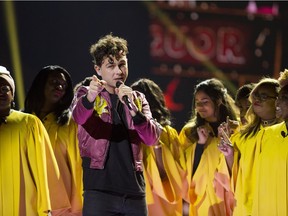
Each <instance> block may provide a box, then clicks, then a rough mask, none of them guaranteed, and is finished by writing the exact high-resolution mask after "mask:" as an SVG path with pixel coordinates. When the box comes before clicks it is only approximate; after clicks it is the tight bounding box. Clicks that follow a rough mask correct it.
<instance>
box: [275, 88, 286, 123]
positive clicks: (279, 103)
mask: <svg viewBox="0 0 288 216" xmlns="http://www.w3.org/2000/svg"><path fill="white" fill-rule="evenodd" d="M286 89H288V88H286ZM276 116H277V117H278V118H281V119H283V120H284V121H287V120H288V92H287V91H286V92H285V91H283V89H282V90H281V91H280V92H279V96H278V99H277V100H276Z"/></svg>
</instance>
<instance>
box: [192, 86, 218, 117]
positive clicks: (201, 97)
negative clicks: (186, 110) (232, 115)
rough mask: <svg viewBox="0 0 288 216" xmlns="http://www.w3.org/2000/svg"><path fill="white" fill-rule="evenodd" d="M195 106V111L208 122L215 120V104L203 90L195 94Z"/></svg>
mask: <svg viewBox="0 0 288 216" xmlns="http://www.w3.org/2000/svg"><path fill="white" fill-rule="evenodd" d="M195 108H196V111H197V113H198V114H199V115H200V116H201V118H204V119H205V120H206V121H208V122H216V121H217V116H216V115H215V104H214V103H213V101H212V100H211V98H210V97H209V96H208V95H207V94H205V93H204V92H203V91H198V92H197V93H196V94H195Z"/></svg>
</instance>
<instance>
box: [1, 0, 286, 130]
mask: <svg viewBox="0 0 288 216" xmlns="http://www.w3.org/2000/svg"><path fill="white" fill-rule="evenodd" d="M175 2H176V3H175ZM175 2H173V1H170V3H169V2H167V1H166V2H165V1H163V2H160V3H159V2H158V3H156V2H141V1H126V2H120V1H115V2H111V1H109V2H101V1H84V2H83V1H81V2H80V1H71V2H70V1H61V2H57V1H51V2H43V1H39V2H38V1H33V2H26V1H16V2H13V3H12V6H13V7H14V12H15V23H16V29H17V34H16V35H13V36H15V37H16V38H17V40H18V45H19V50H16V49H13V48H11V46H10V45H9V40H10V39H11V37H12V36H11V35H9V33H8V32H9V31H8V27H9V25H11V24H9V20H11V19H12V18H11V17H13V16H12V15H13V14H11V13H10V11H8V10H7V2H0V11H1V14H0V65H3V66H5V67H7V69H8V70H10V71H11V72H12V75H13V77H15V74H14V72H15V69H16V67H15V63H14V62H13V57H12V56H13V53H15V52H17V53H18V54H19V56H20V63H21V70H22V76H23V79H24V80H23V83H24V89H23V91H24V92H23V93H24V95H25V93H26V92H27V90H28V88H29V86H30V85H31V83H32V80H33V78H34V77H35V75H36V74H37V73H38V71H39V70H40V69H41V68H42V67H44V66H46V65H61V66H62V67H64V68H66V69H67V70H68V71H69V72H70V74H71V76H72V79H73V82H74V84H77V83H78V82H80V81H81V80H82V79H84V78H85V77H87V76H91V75H92V74H94V70H93V64H92V58H91V56H90V54H89V48H90V46H91V45H92V44H93V43H95V42H96V41H97V40H98V39H99V37H101V36H104V35H106V34H107V33H110V32H113V34H114V35H117V36H121V37H123V38H125V39H127V41H128V45H129V54H128V64H129V77H128V80H127V84H128V85H129V84H131V83H132V82H134V81H136V80H137V79H138V78H141V77H146V78H151V79H153V80H154V81H155V82H156V83H158V84H159V85H160V87H161V88H162V89H163V91H164V92H165V95H166V97H167V98H168V100H169V103H168V105H169V108H171V111H172V114H173V125H174V126H175V128H176V129H177V130H180V129H181V128H182V126H183V125H184V124H185V122H186V121H187V120H188V119H189V117H190V114H191V101H192V96H193V88H194V86H195V84H196V83H197V82H199V81H201V80H203V79H206V78H211V77H217V76H218V75H217V73H214V72H213V70H215V68H214V69H213V68H212V69H211V68H209V67H207V65H205V64H203V62H191V65H193V67H192V69H191V67H190V65H189V61H188V63H187V62H181V61H179V62H181V63H179V64H180V66H181V67H182V69H181V70H182V72H181V73H178V72H177V69H175V68H177V66H179V65H178V64H177V60H175V61H173V60H171V59H168V60H164V59H159V58H158V59H157V58H154V57H153V56H151V52H150V47H151V42H152V41H153V38H152V35H151V32H150V27H151V23H153V22H155V21H156V22H160V21H159V20H161V18H160V16H159V14H157V13H152V12H151V11H153V9H151V5H152V6H155V5H156V6H157V8H158V11H161V12H162V13H165V14H166V15H167V17H168V18H170V19H172V20H174V21H175V22H174V23H175V25H176V26H179V25H181V22H182V20H183V23H187V22H188V24H187V25H188V26H190V27H191V28H193V25H194V24H193V22H191V21H189V19H188V18H187V16H189V15H191V14H192V13H193V12H196V13H198V14H200V17H201V19H199V20H198V21H197V24H198V25H200V24H201V25H205V23H207V25H209V23H210V24H211V23H212V22H213V23H215V22H216V23H217V20H218V24H217V25H219V26H220V25H221V24H223V23H225V22H226V23H227V22H228V21H229V23H230V24H229V25H233V23H235V26H238V27H239V26H243V28H244V27H245V26H246V27H247V29H249V32H248V31H247V35H250V36H251V37H253V34H252V33H253V32H256V33H257V31H258V30H257V29H258V28H259V31H260V30H261V28H262V27H263V26H264V27H265V26H267V27H268V28H270V31H271V32H270V33H271V34H270V37H268V38H267V41H266V42H265V44H264V45H265V46H263V47H262V48H261V50H262V52H263V55H262V57H261V58H257V59H256V58H255V55H254V52H255V49H256V48H255V47H253V46H254V45H253V46H251V44H247V45H246V49H247V51H246V55H247V56H250V57H249V59H250V61H249V62H247V65H246V66H245V67H242V68H237V67H234V65H231V64H230V65H221V64H217V63H216V62H215V61H213V59H212V64H214V66H215V67H216V71H217V70H221V71H222V72H223V73H224V75H225V77H226V78H227V79H228V80H230V84H231V83H232V84H233V85H234V90H235V89H237V88H238V87H239V86H240V85H242V84H243V83H245V82H250V81H255V79H258V78H259V77H261V76H264V75H266V76H274V77H275V78H277V74H278V73H279V72H280V71H282V70H284V68H287V60H286V59H287V48H286V47H287V29H288V28H287V21H288V20H287V15H286V14H287V12H288V11H287V6H288V4H287V3H286V2H276V3H277V5H278V11H279V12H278V14H277V15H271V14H270V15H269V12H268V13H267V12H263V13H264V14H262V12H261V11H260V12H259V13H257V14H254V15H253V19H252V20H251V17H250V18H249V19H248V18H247V17H248V15H247V10H246V7H247V5H248V2H247V1H243V2H221V1H220V2H216V1H215V2H203V1H196V2H185V1H184V2H183V5H182V6H181V4H179V2H180V1H175ZM177 2H178V3H177ZM149 3H150V4H149ZM274 3H275V2H274ZM187 4H189V5H188V6H189V7H187ZM272 4H273V3H272V2H257V6H258V7H259V8H260V7H261V6H263V7H266V6H267V7H271V5H272ZM175 5H176V6H175ZM191 5H193V7H192V6H191ZM149 8H150V9H149ZM265 13H266V14H265ZM267 14H268V15H267ZM185 16H186V18H185ZM179 17H180V18H179ZM183 17H184V18H183ZM209 20H210V21H211V22H209ZM195 23H196V21H195ZM163 26H164V25H163ZM213 26H214V27H215V25H214V24H213ZM164 27H165V26H164ZM166 27H167V26H166ZM246 27H245V28H246ZM244 31H245V30H244ZM250 32H251V34H249V33H250ZM279 32H280V34H281V38H282V40H279V38H278V37H277V35H279ZM245 37H246V36H245ZM247 38H248V36H247ZM250 48H251V50H250ZM276 50H277V51H276ZM254 58H255V59H254ZM263 62H264V63H265V62H266V63H267V62H269V66H267V65H266V66H265V67H264V66H263V64H264V63H263ZM163 64H164V66H165V67H166V68H170V69H169V70H165V71H164V72H163V71H162V70H160V69H161V68H162V66H163ZM175 65H176V66H175ZM183 71H184V72H183ZM235 74H236V75H235ZM251 75H252V76H253V79H254V80H253V79H252V78H251ZM239 77H240V78H241V79H240V78H239ZM226 78H225V79H226ZM240 80H241V82H240ZM227 86H228V85H227ZM173 87H174V88H175V89H173ZM170 88H171V89H172V90H171V89H170ZM228 90H231V94H232V95H233V94H234V93H235V91H233V88H231V89H228ZM16 91H17V83H16ZM17 95H19V92H17V93H16V98H17ZM18 97H19V96H18ZM170 100H172V101H170ZM16 104H17V108H19V109H20V108H23V107H22V106H23V105H22V104H20V103H19V102H18V103H17V102H16Z"/></svg>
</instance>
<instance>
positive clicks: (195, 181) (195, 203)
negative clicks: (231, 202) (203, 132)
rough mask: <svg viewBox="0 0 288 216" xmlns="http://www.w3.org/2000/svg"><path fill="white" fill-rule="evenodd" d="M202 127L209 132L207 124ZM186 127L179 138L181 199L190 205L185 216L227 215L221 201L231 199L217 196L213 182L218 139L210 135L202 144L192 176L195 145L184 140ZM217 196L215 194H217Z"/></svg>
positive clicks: (227, 212)
mask: <svg viewBox="0 0 288 216" xmlns="http://www.w3.org/2000/svg"><path fill="white" fill-rule="evenodd" d="M206 127H207V128H208V129H209V130H210V131H212V129H211V127H210V126H209V124H206ZM189 130H190V127H187V126H184V128H183V129H182V130H181V132H180V135H179V138H180V142H181V145H182V146H185V148H186V149H185V152H184V154H185V160H186V166H185V167H186V178H185V181H184V182H183V198H184V199H185V200H186V201H187V202H188V203H189V204H190V205H189V216H202V215H206V216H225V215H231V211H230V210H229V209H226V206H225V202H226V201H225V199H233V197H227V196H219V195H218V194H217V193H216V192H217V190H218V189H217V188H216V186H217V185H215V183H214V174H215V172H216V168H217V165H218V163H219V157H220V155H221V154H222V153H221V152H220V151H219V150H218V147H217V145H218V143H219V138H218V137H216V136H215V135H214V136H210V137H209V138H208V140H207V143H206V144H205V147H204V151H203V154H202V156H201V160H200V162H199V165H198V167H197V169H196V171H195V173H194V175H193V176H192V169H193V162H194V154H195V149H196V145H197V143H193V142H192V141H191V140H190V139H189V138H188V137H187V135H186V134H187V133H189ZM218 193H219V192H218Z"/></svg>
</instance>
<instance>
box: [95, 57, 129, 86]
mask: <svg viewBox="0 0 288 216" xmlns="http://www.w3.org/2000/svg"><path fill="white" fill-rule="evenodd" d="M96 71H97V73H98V75H100V76H101V77H102V79H103V80H105V81H106V82H107V86H105V88H106V89H107V90H108V91H109V90H110V89H114V88H115V87H116V82H117V81H122V82H125V81H126V79H127V77H128V60H127V57H126V56H121V57H120V58H119V59H116V58H115V57H114V56H109V57H107V58H104V60H103V63H102V65H101V67H99V68H98V69H96ZM109 92H110V91H109Z"/></svg>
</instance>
